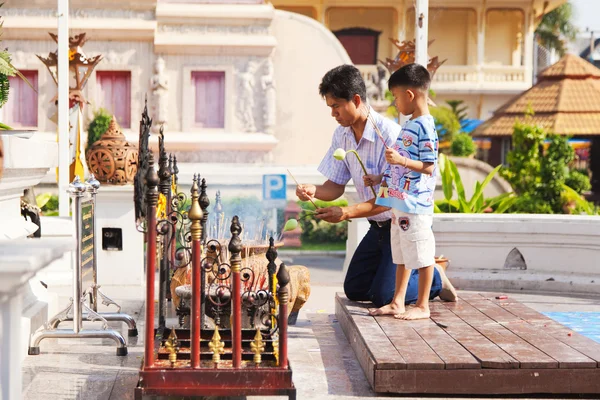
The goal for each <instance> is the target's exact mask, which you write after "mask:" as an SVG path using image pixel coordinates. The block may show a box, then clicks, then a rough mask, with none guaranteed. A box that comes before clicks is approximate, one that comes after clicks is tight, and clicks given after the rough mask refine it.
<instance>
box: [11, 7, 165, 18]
mask: <svg viewBox="0 0 600 400" xmlns="http://www.w3.org/2000/svg"><path fill="white" fill-rule="evenodd" d="M2 15H3V16H5V17H48V18H56V9H52V8H6V9H3V10H2ZM69 16H71V17H73V18H130V19H143V20H153V19H156V17H155V16H154V12H152V11H134V10H109V9H96V8H80V9H74V10H71V11H70V12H69Z"/></svg>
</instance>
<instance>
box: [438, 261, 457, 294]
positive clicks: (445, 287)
mask: <svg viewBox="0 0 600 400" xmlns="http://www.w3.org/2000/svg"><path fill="white" fill-rule="evenodd" d="M433 266H434V267H435V269H437V271H438V272H439V273H440V278H442V290H441V291H440V294H439V296H440V299H441V300H444V301H451V302H455V301H457V300H458V295H457V294H456V289H455V288H454V286H452V283H451V282H450V279H448V277H447V276H446V272H444V268H442V267H440V266H439V265H437V264H434V265H433Z"/></svg>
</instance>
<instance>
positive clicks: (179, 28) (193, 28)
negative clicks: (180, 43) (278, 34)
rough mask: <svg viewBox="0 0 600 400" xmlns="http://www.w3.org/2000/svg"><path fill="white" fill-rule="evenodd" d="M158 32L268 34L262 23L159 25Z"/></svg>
mask: <svg viewBox="0 0 600 400" xmlns="http://www.w3.org/2000/svg"><path fill="white" fill-rule="evenodd" d="M158 31H159V32H166V33H193V34H198V33H204V34H206V33H217V34H221V35H231V34H242V35H268V34H269V27H268V26H264V25H240V26H235V25H229V26H225V25H162V24H161V25H159V26H158Z"/></svg>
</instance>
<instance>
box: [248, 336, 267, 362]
mask: <svg viewBox="0 0 600 400" xmlns="http://www.w3.org/2000/svg"><path fill="white" fill-rule="evenodd" d="M250 349H251V350H252V352H253V353H254V359H253V361H254V363H255V364H256V365H257V366H258V365H259V364H260V363H261V362H262V355H261V354H262V353H263V352H264V351H265V342H263V338H262V334H261V333H260V329H257V330H256V335H254V340H253V341H252V342H251V343H250Z"/></svg>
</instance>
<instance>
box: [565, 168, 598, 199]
mask: <svg viewBox="0 0 600 400" xmlns="http://www.w3.org/2000/svg"><path fill="white" fill-rule="evenodd" d="M565 184H566V185H567V186H568V187H570V188H571V189H573V190H575V191H576V192H577V193H579V194H582V193H583V192H587V191H589V190H590V189H591V188H592V184H591V183H590V177H589V176H588V174H587V173H584V172H581V171H578V170H572V171H570V172H569V175H567V179H565Z"/></svg>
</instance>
